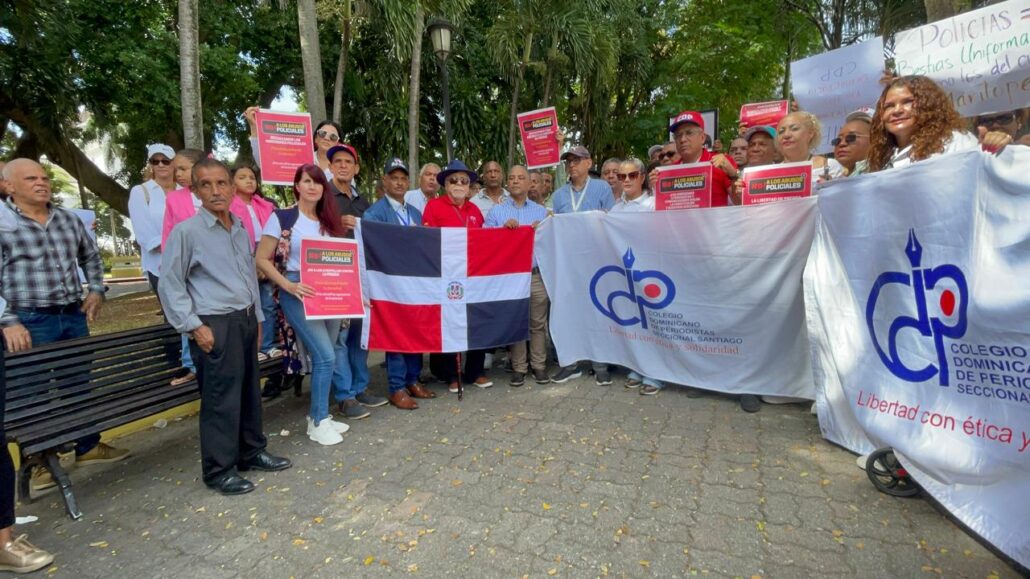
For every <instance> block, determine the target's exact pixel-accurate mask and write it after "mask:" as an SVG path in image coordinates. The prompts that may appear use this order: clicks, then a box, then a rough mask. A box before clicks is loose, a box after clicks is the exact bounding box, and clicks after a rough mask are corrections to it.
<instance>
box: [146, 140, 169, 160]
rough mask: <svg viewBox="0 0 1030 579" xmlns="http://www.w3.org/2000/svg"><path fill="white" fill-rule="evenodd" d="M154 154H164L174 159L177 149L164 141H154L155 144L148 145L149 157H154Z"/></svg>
mask: <svg viewBox="0 0 1030 579" xmlns="http://www.w3.org/2000/svg"><path fill="white" fill-rule="evenodd" d="M154 155H164V156H165V157H167V158H169V159H174V158H175V149H173V148H171V147H169V146H168V145H166V144H164V143H154V144H153V145H147V159H148V160H149V159H152V158H153V157H154Z"/></svg>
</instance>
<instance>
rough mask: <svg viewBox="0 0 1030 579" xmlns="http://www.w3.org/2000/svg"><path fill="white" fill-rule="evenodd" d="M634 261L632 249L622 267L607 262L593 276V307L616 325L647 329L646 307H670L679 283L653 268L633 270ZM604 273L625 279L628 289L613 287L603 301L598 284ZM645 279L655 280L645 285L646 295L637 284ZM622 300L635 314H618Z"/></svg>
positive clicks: (624, 258)
mask: <svg viewBox="0 0 1030 579" xmlns="http://www.w3.org/2000/svg"><path fill="white" fill-rule="evenodd" d="M635 261H636V257H634V256H633V249H632V248H630V249H627V250H626V253H625V254H624V255H623V256H622V264H623V267H619V266H617V265H606V266H604V267H602V268H601V269H599V270H597V272H596V273H595V274H594V277H592V278H591V279H590V301H592V302H593V303H594V307H595V308H597V310H598V311H599V312H601V313H602V314H604V315H605V317H607V318H609V319H611V320H612V321H614V322H615V323H616V324H619V325H620V326H635V325H637V324H640V327H642V328H643V329H645V330H646V329H647V316H646V315H645V314H644V310H645V309H652V310H660V309H662V308H665V307H667V306H668V305H669V304H671V303H672V300H673V298H675V297H676V286H675V285H674V284H673V283H672V280H671V279H670V278H669V276H667V275H665V274H664V273H662V272H660V271H657V270H653V269H647V270H642V271H637V270H635V269H633V262H635ZM605 276H618V277H620V278H621V279H623V280H625V284H626V290H625V291H623V290H613V291H612V292H610V293H609V294H608V295H607V297H606V298H605V301H604V304H602V303H601V300H600V299H599V298H598V295H597V285H598V283H600V282H601V280H603V279H604V278H605ZM645 280H652V281H651V283H648V284H646V285H644V287H643V295H640V294H638V293H637V283H639V282H643V281H645ZM656 282H657V283H656ZM619 300H625V301H628V303H629V304H631V306H630V307H632V308H633V309H632V310H631V311H632V312H634V313H635V314H636V315H631V316H629V317H625V318H624V317H621V316H619V314H618V313H616V308H617V304H618V301H619Z"/></svg>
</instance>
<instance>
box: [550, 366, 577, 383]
mask: <svg viewBox="0 0 1030 579" xmlns="http://www.w3.org/2000/svg"><path fill="white" fill-rule="evenodd" d="M582 375H583V373H582V372H580V371H579V368H578V367H577V366H576V365H575V364H573V365H572V366H565V367H564V368H562V369H560V370H558V373H557V374H555V375H554V376H551V382H554V383H555V384H562V383H565V382H568V381H569V380H575V379H576V378H579V377H580V376H582Z"/></svg>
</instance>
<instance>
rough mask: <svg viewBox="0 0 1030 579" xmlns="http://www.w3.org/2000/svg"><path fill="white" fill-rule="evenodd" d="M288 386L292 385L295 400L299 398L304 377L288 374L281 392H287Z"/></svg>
mask: <svg viewBox="0 0 1030 579" xmlns="http://www.w3.org/2000/svg"><path fill="white" fill-rule="evenodd" d="M289 384H292V385H293V395H294V396H296V397H297V398H300V397H301V394H303V388H304V375H303V374H290V375H289V376H287V377H286V381H285V382H284V384H283V386H284V387H283V390H289V389H290V387H289Z"/></svg>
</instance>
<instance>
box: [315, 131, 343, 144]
mask: <svg viewBox="0 0 1030 579" xmlns="http://www.w3.org/2000/svg"><path fill="white" fill-rule="evenodd" d="M315 135H316V136H318V138H319V139H327V140H329V141H331V142H333V143H335V142H337V141H339V140H340V135H337V134H336V133H330V132H329V131H318V132H317V133H315Z"/></svg>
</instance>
